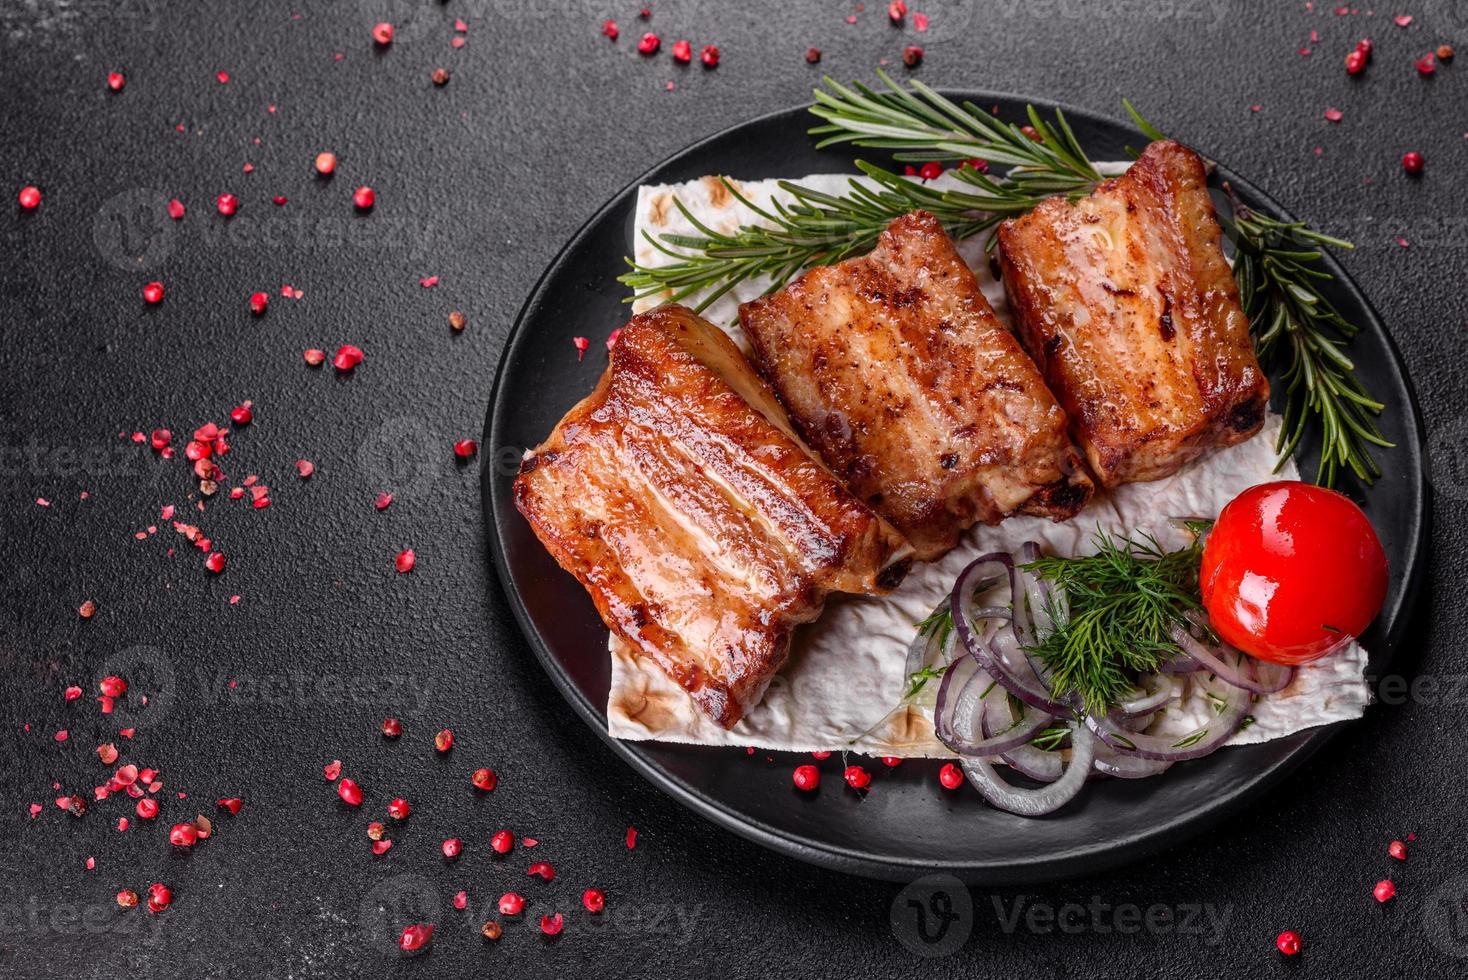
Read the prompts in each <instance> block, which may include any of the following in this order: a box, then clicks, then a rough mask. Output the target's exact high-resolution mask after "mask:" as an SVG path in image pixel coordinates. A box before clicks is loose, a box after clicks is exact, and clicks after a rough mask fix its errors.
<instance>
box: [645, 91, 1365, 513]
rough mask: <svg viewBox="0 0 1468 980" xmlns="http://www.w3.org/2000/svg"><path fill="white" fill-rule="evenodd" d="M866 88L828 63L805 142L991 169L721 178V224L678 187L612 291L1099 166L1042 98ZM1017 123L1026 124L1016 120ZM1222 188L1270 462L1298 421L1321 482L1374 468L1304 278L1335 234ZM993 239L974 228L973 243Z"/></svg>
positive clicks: (1088, 172)
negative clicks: (667, 225) (761, 195)
mask: <svg viewBox="0 0 1468 980" xmlns="http://www.w3.org/2000/svg"><path fill="white" fill-rule="evenodd" d="M878 77H879V78H880V80H881V82H882V84H883V86H885V87H884V88H882V89H872V88H869V87H867V86H865V85H862V84H860V83H857V84H854V85H851V86H844V85H841V84H839V83H837V82H835V81H834V80H832V79H830V78H826V79H825V80H824V84H825V88H824V89H818V90H817V91H816V93H815V98H816V104H815V105H814V106H813V107H812V108H811V112H812V113H814V114H815V115H816V116H818V117H819V118H821V119H823V120H824V121H825V122H824V124H823V125H820V126H816V127H814V128H812V129H811V130H810V133H811V135H813V136H815V137H817V138H818V140H819V142H818V144H817V146H818V147H827V146H834V145H839V144H851V145H853V146H860V147H867V148H872V149H879V150H884V151H891V152H892V153H893V155H894V156H895V158H896V159H898V160H965V161H968V160H973V159H975V158H978V159H982V160H984V161H986V162H987V163H988V164H993V165H996V166H998V167H1007V168H1008V169H1007V170H1006V172H1005V173H1003V174H1002V175H992V174H990V173H988V172H986V169H984V168H980V167H976V166H962V167H959V168H958V169H956V170H951V171H949V173H951V174H953V175H954V176H955V177H956V178H957V179H958V180H959V181H961V182H962V183H963V184H964V185H966V186H965V187H964V188H963V189H961V190H960V189H953V190H947V191H939V190H937V189H935V188H933V187H930V186H928V185H926V184H922V183H919V182H917V181H914V180H910V179H907V178H905V177H902V176H899V175H898V174H895V173H893V172H891V171H889V170H885V169H883V168H881V167H879V166H876V165H874V164H872V163H868V162H865V161H860V160H859V161H857V163H856V166H857V168H858V169H860V170H861V172H862V173H863V174H864V175H865V177H866V178H867V181H866V182H860V181H858V180H855V179H853V180H852V182H851V184H850V185H849V189H848V191H847V193H846V194H842V195H835V194H825V193H821V192H818V191H815V190H812V189H810V188H806V187H802V186H800V185H799V184H794V183H791V182H789V181H782V182H780V184H779V187H780V189H781V190H782V191H783V192H784V193H786V194H788V195H789V196H790V198H791V201H790V203H784V202H776V203H775V204H773V205H772V206H771V207H770V208H760V207H758V206H756V205H755V204H754V203H753V202H752V201H750V200H749V199H748V198H747V197H746V196H744V195H743V194H742V193H740V192H739V190H738V188H736V187H735V186H734V185H733V184H732V183H731V182H730V181H728V180H725V181H724V185H725V186H726V187H727V188H728V189H729V191H730V193H731V194H733V196H734V197H735V199H737V200H738V201H739V202H740V203H741V204H742V205H743V206H745V207H747V208H748V209H749V210H750V212H751V214H753V215H754V216H755V218H756V219H757V220H754V221H752V222H750V223H748V224H744V225H741V226H740V227H739V229H738V230H737V231H735V232H734V233H732V234H723V233H720V232H716V231H714V230H713V229H711V228H709V227H707V226H706V225H704V224H703V223H702V222H700V221H698V220H697V219H696V218H695V217H694V216H693V214H692V213H691V212H690V211H689V210H688V209H687V208H686V207H684V205H683V203H682V202H681V201H678V200H677V199H676V198H675V199H674V204H675V205H676V206H677V208H678V210H679V211H680V212H681V213H682V214H683V216H684V218H685V219H687V220H688V222H689V223H690V224H691V225H692V226H693V227H694V228H695V229H696V230H697V232H698V233H697V234H696V235H676V234H670V233H665V234H662V235H658V236H656V237H654V236H652V235H648V234H647V233H646V232H644V236H645V237H646V239H647V241H648V243H649V244H650V245H651V246H652V247H653V248H655V249H656V250H658V251H659V252H661V253H662V254H663V255H665V256H668V257H669V258H671V259H672V260H673V261H672V262H671V263H670V264H667V265H658V266H651V265H642V264H639V263H637V262H635V261H634V260H632V259H630V258H629V259H627V264H628V265H629V266H630V270H629V271H628V272H626V273H624V274H623V275H622V276H620V277H619V281H620V282H622V283H624V284H625V285H627V286H630V287H631V288H632V290H633V296H632V297H631V298H630V299H629V300H628V301H629V302H631V301H632V300H635V299H641V298H643V297H646V296H663V297H666V298H667V299H668V300H669V301H671V302H681V301H683V300H685V299H688V298H689V297H692V296H695V295H697V296H699V297H700V299H699V302H698V305H697V307H696V309H697V310H698V311H699V312H702V311H704V310H705V309H707V308H708V307H709V305H710V304H712V303H713V302H714V301H716V300H718V299H719V298H720V297H722V296H724V295H725V294H727V293H728V292H729V291H730V290H731V289H733V288H734V287H735V286H737V285H738V284H740V283H742V282H745V281H748V280H751V279H759V278H761V277H763V278H766V279H768V286H767V288H766V292H774V291H775V290H777V289H779V288H781V287H782V286H784V285H785V284H786V283H788V282H789V281H790V280H791V279H793V278H795V276H797V275H799V274H800V273H802V272H804V271H805V270H807V269H810V268H813V267H815V266H820V265H830V264H832V263H835V262H840V261H842V260H843V259H846V258H849V257H851V256H854V255H861V254H864V253H866V252H868V251H870V250H871V249H872V248H873V247H875V245H876V241H877V236H879V235H880V234H881V233H882V231H883V229H885V228H886V226H887V225H888V224H889V223H891V221H892V220H893V219H895V218H897V217H899V216H901V215H903V214H906V213H907V212H909V211H912V210H914V209H917V208H923V209H926V210H928V211H930V212H932V213H933V214H934V215H935V216H936V217H937V218H938V220H939V221H940V222H941V223H942V224H943V227H944V229H945V230H946V231H947V232H948V234H949V235H951V236H952V237H953V238H955V239H964V238H970V237H973V236H975V235H979V234H982V233H984V232H992V230H993V229H994V228H995V227H996V226H997V225H998V224H999V222H1001V221H1003V220H1004V219H1005V218H1008V217H1010V216H1013V215H1016V214H1022V213H1024V212H1026V211H1029V210H1030V209H1032V208H1033V207H1035V206H1036V205H1037V204H1039V203H1040V202H1041V201H1042V200H1044V199H1045V198H1048V197H1053V196H1056V195H1065V196H1067V197H1070V198H1076V197H1079V196H1082V195H1084V194H1088V193H1090V192H1091V191H1092V190H1093V189H1094V188H1095V186H1096V184H1097V183H1099V182H1100V181H1101V179H1102V175H1101V173H1100V172H1099V171H1098V170H1097V168H1096V166H1095V164H1093V163H1092V162H1091V161H1090V159H1089V158H1088V157H1087V156H1086V153H1085V151H1084V149H1083V148H1082V147H1081V146H1080V143H1079V141H1078V140H1077V139H1076V137H1075V133H1074V132H1073V131H1072V130H1071V128H1070V125H1069V123H1068V122H1066V119H1065V115H1064V114H1063V113H1061V112H1060V111H1059V110H1056V113H1055V119H1054V121H1053V122H1047V121H1046V120H1045V119H1044V118H1043V117H1041V115H1040V114H1039V112H1037V111H1036V110H1035V108H1034V107H1033V106H1029V107H1026V118H1027V119H1028V120H1029V127H1019V126H1015V125H1013V124H1012V123H1004V122H1001V121H999V120H998V119H996V118H994V116H993V115H991V114H990V113H988V112H986V111H984V110H983V109H982V108H980V107H979V106H976V105H974V104H973V103H971V102H963V103H962V104H959V103H955V102H954V101H952V100H951V99H948V98H947V97H945V96H943V95H942V94H940V93H938V92H936V91H934V90H933V89H931V88H929V87H928V86H926V85H924V84H922V83H921V82H918V81H913V82H912V83H911V87H910V88H908V89H904V88H903V87H902V86H901V85H899V84H897V83H896V82H894V81H893V80H892V79H891V78H890V77H889V76H888V75H887V74H886V73H884V72H880V71H879V72H878ZM1123 105H1124V106H1125V108H1126V111H1127V113H1128V114H1129V115H1130V116H1131V118H1132V120H1133V122H1134V123H1136V125H1137V127H1138V129H1140V130H1141V131H1142V133H1143V134H1144V135H1146V136H1147V137H1148V138H1149V139H1154V140H1155V139H1164V138H1165V137H1164V136H1163V134H1162V133H1161V132H1160V131H1159V130H1158V129H1157V128H1156V127H1155V126H1153V125H1152V124H1151V123H1149V122H1148V121H1147V120H1146V119H1145V118H1143V117H1142V115H1141V114H1140V113H1139V112H1137V110H1136V109H1135V108H1134V107H1133V106H1132V105H1131V103H1130V102H1127V101H1125V100H1123ZM1026 128H1028V129H1030V130H1032V133H1027V132H1026V131H1025V130H1026ZM1225 189H1226V190H1228V193H1229V198H1230V203H1231V205H1232V210H1233V215H1232V217H1229V216H1224V215H1221V216H1220V217H1221V220H1222V221H1223V223H1224V225H1225V227H1226V228H1228V230H1229V232H1230V234H1231V236H1232V237H1233V240H1234V242H1235V245H1236V249H1235V252H1236V261H1235V265H1234V275H1235V278H1236V279H1237V280H1238V284H1239V291H1240V295H1241V297H1242V302H1243V306H1244V310H1245V312H1246V313H1247V314H1248V316H1249V320H1250V323H1251V325H1252V329H1253V331H1254V336H1255V346H1256V348H1257V350H1258V353H1259V356H1260V359H1261V360H1262V361H1263V362H1264V364H1265V366H1266V368H1277V369H1278V370H1279V372H1280V373H1279V377H1280V378H1281V380H1282V382H1283V386H1284V390H1285V394H1286V401H1285V413H1284V421H1285V424H1284V426H1283V428H1282V430H1281V435H1280V440H1279V442H1278V444H1277V446H1276V448H1277V449H1278V451H1279V454H1280V463H1281V465H1283V462H1284V460H1285V459H1286V458H1288V456H1289V455H1291V454H1292V453H1293V452H1294V451H1295V449H1296V448H1297V447H1298V446H1299V444H1300V442H1301V440H1302V439H1303V437H1304V435H1305V433H1306V432H1307V431H1308V430H1309V429H1310V428H1311V427H1313V426H1318V427H1319V429H1320V439H1321V455H1320V467H1319V469H1318V471H1317V474H1316V482H1318V483H1320V484H1321V485H1323V486H1333V485H1334V484H1335V482H1336V479H1337V477H1338V475H1339V474H1340V473H1341V472H1342V471H1343V470H1349V471H1350V472H1352V473H1354V474H1355V475H1356V476H1357V478H1359V479H1360V480H1362V481H1364V482H1367V483H1370V482H1371V481H1372V480H1373V479H1374V478H1375V477H1376V476H1378V475H1379V474H1380V472H1381V469H1380V467H1379V465H1378V464H1377V463H1376V460H1375V459H1374V458H1373V456H1372V452H1371V447H1373V446H1378V447H1382V448H1389V447H1390V446H1391V445H1392V444H1391V443H1390V442H1388V441H1387V440H1386V439H1385V438H1384V437H1383V436H1382V434H1381V432H1380V430H1379V429H1378V428H1377V425H1376V422H1375V416H1376V415H1377V414H1379V413H1380V412H1381V410H1382V408H1383V406H1382V404H1381V403H1380V402H1377V401H1376V400H1375V399H1374V398H1372V397H1371V395H1370V393H1369V392H1368V391H1367V390H1366V388H1365V387H1364V386H1363V385H1362V384H1361V382H1360V380H1359V379H1357V378H1356V377H1355V374H1354V370H1355V368H1354V365H1353V364H1352V362H1351V360H1350V359H1349V358H1348V357H1347V356H1346V355H1345V353H1344V352H1343V348H1344V346H1345V341H1348V340H1349V339H1350V338H1351V337H1353V336H1354V335H1355V334H1356V333H1357V332H1358V328H1357V327H1356V326H1355V325H1354V324H1352V323H1350V322H1349V321H1347V320H1346V319H1345V318H1344V317H1342V316H1341V315H1340V314H1339V312H1338V311H1336V310H1335V308H1334V307H1333V306H1332V305H1331V304H1330V302H1329V301H1328V300H1327V299H1326V298H1325V296H1324V295H1323V294H1322V292H1321V291H1320V286H1321V284H1322V283H1325V282H1328V281H1330V280H1331V278H1332V276H1331V274H1330V273H1328V272H1326V271H1325V270H1323V269H1321V268H1320V266H1319V260H1320V258H1321V254H1322V253H1321V247H1322V246H1329V247H1335V248H1350V247H1351V245H1350V243H1348V242H1345V241H1342V240H1341V239H1338V238H1332V237H1330V236H1328V235H1323V234H1321V233H1319V232H1316V231H1313V230H1311V229H1310V228H1309V227H1308V226H1306V225H1305V224H1304V223H1302V222H1280V221H1276V220H1274V219H1272V218H1269V217H1266V216H1264V215H1259V214H1256V213H1254V212H1253V211H1251V210H1250V209H1249V208H1247V207H1246V206H1244V205H1243V204H1242V203H1241V202H1239V201H1238V200H1237V198H1236V197H1235V196H1234V195H1233V193H1232V190H1231V189H1229V188H1227V187H1226V188H1225ZM993 244H994V239H993V237H992V235H991V236H990V239H989V242H988V246H989V247H992V246H993Z"/></svg>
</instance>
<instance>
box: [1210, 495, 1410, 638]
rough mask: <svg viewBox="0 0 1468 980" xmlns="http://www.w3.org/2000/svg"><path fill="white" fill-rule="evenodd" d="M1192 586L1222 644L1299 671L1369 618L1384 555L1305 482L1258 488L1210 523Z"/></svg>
mask: <svg viewBox="0 0 1468 980" xmlns="http://www.w3.org/2000/svg"><path fill="white" fill-rule="evenodd" d="M1199 585H1200V586H1201V591H1202V594H1203V605H1204V606H1205V607H1206V608H1207V610H1208V618H1209V619H1210V620H1211V621H1212V623H1213V628H1214V630H1216V631H1217V633H1218V635H1219V636H1220V637H1222V638H1223V639H1224V641H1225V642H1228V643H1231V644H1233V645H1234V646H1236V647H1238V648H1239V649H1240V650H1243V651H1244V652H1246V653H1251V654H1253V655H1254V656H1256V657H1259V658H1260V659H1262V660H1269V661H1272V662H1274V663H1278V664H1303V663H1309V662H1310V661H1312V660H1316V659H1318V658H1320V657H1322V656H1324V655H1325V654H1326V653H1328V652H1329V651H1330V649H1331V648H1332V647H1334V646H1335V645H1336V644H1337V643H1339V642H1340V641H1341V640H1342V639H1344V638H1346V637H1348V636H1360V635H1361V633H1362V631H1363V630H1365V629H1366V627H1367V626H1369V625H1370V624H1371V621H1372V620H1373V619H1375V618H1376V614H1377V613H1378V612H1380V611H1381V603H1382V601H1383V600H1384V599H1385V598H1386V585H1387V563H1386V554H1385V552H1383V551H1382V550H1381V542H1380V541H1379V540H1377V537H1376V531H1375V530H1373V529H1372V527H1371V522H1370V521H1369V520H1367V519H1366V515H1365V514H1363V513H1362V512H1361V508H1360V507H1357V506H1356V505H1355V504H1354V503H1352V502H1351V501H1350V500H1349V499H1347V498H1346V497H1343V496H1341V495H1340V494H1338V493H1336V492H1335V491H1333V490H1326V489H1324V488H1323V487H1317V486H1312V485H1311V484H1308V483H1298V482H1293V481H1281V482H1278V483H1265V484H1261V485H1259V486H1257V487H1250V488H1249V489H1248V490H1245V491H1244V492H1243V493H1241V494H1239V495H1238V496H1237V497H1235V498H1234V499H1233V500H1231V501H1229V503H1228V506H1226V507H1224V508H1223V512H1222V513H1220V514H1219V515H1218V521H1217V523H1215V524H1214V525H1213V531H1212V533H1210V534H1209V535H1208V541H1207V543H1206V544H1205V545H1204V546H1203V563H1202V567H1201V569H1200V571H1199Z"/></svg>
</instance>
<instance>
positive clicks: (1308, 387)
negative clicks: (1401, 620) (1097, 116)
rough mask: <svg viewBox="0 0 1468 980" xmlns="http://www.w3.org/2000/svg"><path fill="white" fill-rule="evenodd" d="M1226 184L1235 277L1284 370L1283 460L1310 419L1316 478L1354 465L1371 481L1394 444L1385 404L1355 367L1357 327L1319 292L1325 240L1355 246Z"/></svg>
mask: <svg viewBox="0 0 1468 980" xmlns="http://www.w3.org/2000/svg"><path fill="white" fill-rule="evenodd" d="M1223 186H1224V191H1225V192H1226V193H1227V194H1228V197H1229V201H1230V203H1231V204H1232V210H1233V215H1232V217H1227V218H1224V219H1223V220H1224V225H1225V227H1227V228H1228V230H1229V232H1230V233H1231V234H1232V236H1233V238H1234V246H1235V249H1234V251H1235V258H1234V279H1236V280H1237V281H1238V284H1239V296H1240V298H1241V301H1242V304H1243V307H1244V312H1245V313H1246V314H1247V315H1248V317H1249V323H1250V325H1251V328H1252V329H1253V332H1254V347H1255V350H1257V351H1258V353H1259V359H1260V360H1261V361H1263V362H1264V364H1265V366H1266V367H1274V368H1277V369H1279V372H1280V374H1279V377H1280V381H1281V383H1282V384H1283V386H1284V390H1285V411H1284V425H1283V426H1281V428H1280V432H1279V442H1278V444H1277V445H1276V446H1275V449H1276V450H1277V451H1278V452H1279V458H1280V461H1281V463H1283V461H1284V460H1285V459H1286V458H1287V457H1289V456H1290V455H1291V454H1292V453H1293V452H1294V451H1295V447H1296V446H1298V445H1299V444H1300V440H1301V439H1302V438H1303V437H1304V435H1305V433H1306V431H1307V430H1308V429H1309V428H1310V427H1311V423H1312V422H1313V423H1314V424H1315V426H1317V427H1318V428H1319V430H1320V466H1319V468H1318V469H1317V471H1316V474H1315V482H1317V483H1319V484H1320V485H1321V486H1326V487H1329V486H1334V485H1335V482H1336V477H1337V476H1338V475H1339V473H1340V472H1341V471H1342V470H1345V469H1348V470H1350V471H1351V472H1352V473H1354V474H1356V477H1357V479H1359V480H1361V481H1362V482H1363V483H1371V482H1372V481H1373V480H1374V479H1376V477H1378V476H1380V475H1381V466H1380V465H1379V464H1378V463H1377V462H1376V459H1375V457H1373V456H1372V452H1371V447H1372V446H1379V447H1381V448H1383V449H1390V448H1391V447H1392V443H1390V442H1388V441H1387V439H1386V437H1384V436H1383V435H1382V434H1381V430H1380V429H1379V428H1378V427H1377V425H1376V416H1377V415H1379V414H1381V410H1382V408H1383V407H1384V406H1383V405H1382V403H1381V402H1379V401H1377V400H1376V399H1375V398H1373V397H1372V396H1371V393H1370V392H1369V391H1367V390H1366V386H1365V385H1363V384H1362V383H1361V380H1360V379H1359V378H1357V377H1356V365H1355V364H1353V363H1352V362H1351V359H1350V358H1349V357H1347V356H1346V355H1345V352H1344V350H1343V348H1344V347H1345V344H1346V342H1347V341H1349V340H1350V339H1351V338H1352V337H1354V336H1356V334H1357V333H1358V332H1359V331H1360V328H1359V327H1358V326H1356V324H1354V323H1352V322H1350V321H1349V320H1347V319H1346V318H1345V317H1343V316H1341V315H1340V313H1339V312H1338V311H1337V310H1336V308H1335V307H1334V306H1333V305H1331V302H1330V301H1329V300H1328V299H1326V298H1325V296H1324V294H1323V293H1321V291H1320V286H1321V284H1322V283H1326V282H1329V281H1330V280H1331V279H1333V278H1334V276H1332V275H1331V274H1330V273H1328V272H1326V271H1324V270H1323V269H1321V268H1320V264H1319V263H1320V258H1321V254H1322V252H1321V248H1322V246H1330V247H1332V248H1347V249H1348V248H1351V247H1352V245H1351V243H1350V242H1347V241H1343V240H1341V239H1339V238H1332V237H1331V236H1329V235H1323V234H1321V233H1320V232H1318V231H1313V230H1311V229H1310V228H1309V227H1308V226H1307V225H1305V223H1304V222H1301V221H1277V220H1276V219H1274V218H1270V217H1268V216H1266V215H1262V214H1259V213H1257V212H1255V211H1253V210H1251V209H1250V208H1249V207H1248V206H1246V205H1245V204H1244V203H1243V202H1242V201H1240V200H1239V199H1238V197H1237V196H1236V195H1235V194H1234V192H1233V188H1232V187H1230V186H1229V185H1228V184H1227V183H1225V184H1224V185H1223Z"/></svg>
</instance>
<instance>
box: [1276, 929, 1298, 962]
mask: <svg viewBox="0 0 1468 980" xmlns="http://www.w3.org/2000/svg"><path fill="white" fill-rule="evenodd" d="M1274 945H1275V946H1277V947H1279V951H1280V952H1281V953H1283V954H1285V955H1286V956H1294V955H1295V954H1297V953H1299V952H1300V935H1299V933H1296V932H1292V931H1290V930H1288V929H1286V930H1285V931H1284V932H1282V933H1280V934H1279V938H1278V939H1276V940H1275V941H1274Z"/></svg>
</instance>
